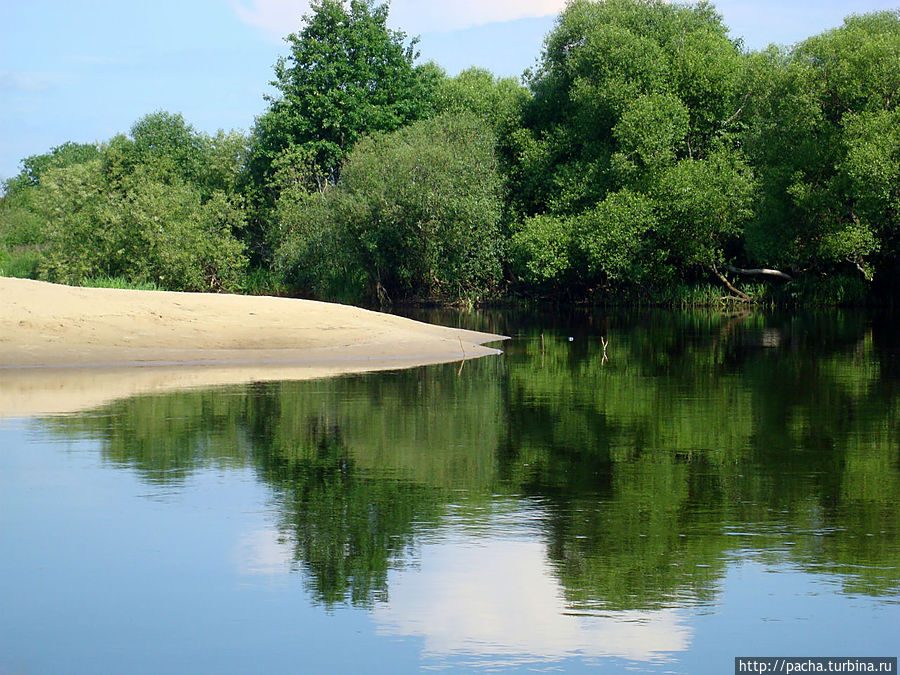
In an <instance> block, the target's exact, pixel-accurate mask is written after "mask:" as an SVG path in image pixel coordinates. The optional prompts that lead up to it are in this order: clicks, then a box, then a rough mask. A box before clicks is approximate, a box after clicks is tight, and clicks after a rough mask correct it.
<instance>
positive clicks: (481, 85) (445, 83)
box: [434, 67, 529, 133]
mask: <svg viewBox="0 0 900 675" xmlns="http://www.w3.org/2000/svg"><path fill="white" fill-rule="evenodd" d="M528 97H529V94H528V90H527V89H525V87H523V86H522V85H520V84H519V82H518V80H517V79H516V78H513V77H505V78H496V77H494V75H493V74H492V73H491V72H490V71H489V70H486V69H484V68H476V67H472V68H468V69H467V70H464V71H462V72H461V73H460V74H459V75H457V76H456V77H451V78H446V77H445V78H443V79H441V80H440V81H439V83H438V85H437V89H436V91H435V92H434V109H435V112H436V113H438V114H440V113H456V114H458V113H462V112H469V113H471V114H472V115H474V116H475V117H477V118H478V119H480V120H483V121H484V122H487V123H488V124H489V125H490V126H491V127H493V128H494V129H495V130H496V131H497V132H498V133H502V132H503V131H505V130H507V129H509V128H510V127H512V126H514V125H515V124H516V122H517V120H518V115H519V110H520V108H521V107H522V105H524V103H525V102H526V101H527V100H528Z"/></svg>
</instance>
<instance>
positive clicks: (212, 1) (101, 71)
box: [0, 0, 900, 180]
mask: <svg viewBox="0 0 900 675" xmlns="http://www.w3.org/2000/svg"><path fill="white" fill-rule="evenodd" d="M564 5H565V0H452V1H451V0H393V2H392V3H391V22H392V23H393V24H394V27H395V28H400V29H402V30H404V31H405V32H407V33H408V34H410V35H419V36H420V37H421V42H420V45H419V49H420V51H421V54H422V60H429V59H431V60H434V61H436V62H438V63H439V64H441V65H442V66H443V67H444V68H445V69H446V70H447V71H448V72H449V73H451V74H455V73H457V72H459V71H460V70H462V69H463V68H465V67H467V66H470V65H478V66H483V67H486V68H489V69H490V70H492V71H493V72H494V73H495V74H497V75H520V74H521V73H522V71H523V70H524V69H525V68H527V67H529V66H532V65H534V63H535V60H536V58H537V57H538V56H539V55H540V50H541V43H542V41H543V37H544V36H545V35H546V33H547V32H548V31H549V30H550V29H551V28H552V26H553V21H554V18H555V15H556V13H558V12H559V11H560V9H561V8H562V7H563V6H564ZM715 5H716V7H717V9H718V10H719V12H720V13H721V14H722V15H723V16H724V18H725V23H726V24H727V25H728V26H729V27H730V28H731V30H732V35H734V36H735V37H743V38H744V40H745V43H746V45H747V47H749V48H751V49H758V48H762V47H764V46H766V45H767V44H769V43H770V42H777V43H781V44H791V43H794V42H797V41H800V40H802V39H803V38H805V37H808V36H810V35H813V34H816V33H819V32H821V31H823V30H826V29H828V28H832V27H834V26H837V25H840V23H841V21H842V19H843V17H844V16H846V15H848V14H851V13H862V12H869V11H874V10H880V9H893V8H897V7H898V6H900V0H840V1H837V0H720V1H719V2H717V3H715ZM308 6H309V5H308V2H305V1H304V0H154V2H152V3H151V2H145V1H139V2H124V1H123V0H27V1H26V0H0V180H3V179H5V178H9V177H10V176H13V175H15V174H16V173H18V171H19V161H20V160H21V159H22V158H24V157H27V156H29V155H32V154H38V153H42V152H46V151H47V150H49V149H50V148H52V147H54V146H56V145H60V144H61V143H64V142H66V141H78V142H92V141H104V140H107V139H109V138H110V137H112V136H113V135H115V134H116V133H120V132H127V131H128V129H129V128H130V127H131V125H132V124H133V123H134V122H135V121H136V120H137V119H139V118H140V117H142V116H143V115H145V114H147V113H150V112H153V111H155V110H160V109H162V110H168V111H170V112H180V113H182V114H183V115H184V117H185V119H186V120H187V121H188V122H189V123H191V124H193V125H194V127H195V128H197V129H200V130H203V131H207V132H210V133H212V132H215V131H216V130H217V129H243V130H245V131H247V130H249V129H250V128H251V127H252V125H253V120H254V118H255V116H256V115H259V114H260V113H261V112H263V110H264V108H265V102H264V100H263V95H264V94H265V93H266V92H267V91H268V90H269V88H268V82H269V80H270V79H271V78H272V65H273V64H274V62H275V60H276V59H277V58H278V56H279V55H282V54H285V53H286V49H285V45H284V42H283V41H282V39H281V38H282V37H283V36H284V35H286V34H288V33H291V32H295V31H297V30H298V29H299V28H300V27H301V23H300V21H301V17H302V15H303V14H304V13H306V11H307V9H308Z"/></svg>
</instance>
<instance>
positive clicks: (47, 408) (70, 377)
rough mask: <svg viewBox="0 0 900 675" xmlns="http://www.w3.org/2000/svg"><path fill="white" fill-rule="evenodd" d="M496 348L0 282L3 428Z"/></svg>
mask: <svg viewBox="0 0 900 675" xmlns="http://www.w3.org/2000/svg"><path fill="white" fill-rule="evenodd" d="M502 339H504V338H503V337H502V336H499V335H492V334H489V333H477V332H473V331H465V330H459V329H453V328H446V327H442V326H433V325H429V324H424V323H420V322H417V321H412V320H410V319H404V318H401V317H397V316H392V315H389V314H381V313H378V312H371V311H368V310H364V309H359V308H357V307H349V306H345V305H336V304H331V303H324V302H314V301H311V300H294V299H287V298H268V297H248V296H237V295H212V294H202V293H169V292H162V291H127V290H115V289H96V288H73V287H70V286H60V285H57V284H48V283H44V282H39V281H28V280H24V279H10V278H5V277H0V417H10V416H25V415H33V414H39V413H59V412H69V411H75V410H84V409H88V408H91V407H94V406H96V405H100V404H101V403H103V402H106V401H109V400H113V399H116V398H120V397H123V396H128V395H132V394H137V393H145V392H155V391H165V390H170V389H176V388H181V387H186V386H208V385H215V384H236V383H243V382H251V381H260V380H279V379H309V378H314V377H325V376H329V375H335V374H338V373H348V372H363V371H370V370H384V369H394V368H403V367H410V366H415V365H424V364H429V363H440V362H448V361H458V360H461V359H464V358H474V357H480V356H485V355H488V354H496V353H497V350H496V349H491V348H488V347H484V346H483V344H484V343H486V342H492V341H496V340H502Z"/></svg>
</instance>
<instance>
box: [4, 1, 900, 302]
mask: <svg viewBox="0 0 900 675" xmlns="http://www.w3.org/2000/svg"><path fill="white" fill-rule="evenodd" d="M387 13H388V7H387V5H376V4H374V3H373V2H372V0H317V1H315V2H313V3H312V10H311V13H310V14H309V15H308V16H306V17H304V21H303V25H302V26H301V28H300V30H299V31H298V32H296V33H293V34H291V35H289V36H288V38H287V43H288V47H289V51H288V53H287V55H286V56H285V57H283V58H281V59H279V60H278V62H277V63H276V64H275V79H274V81H273V82H272V84H273V85H274V87H275V89H276V90H277V93H276V95H274V96H272V97H270V98H269V99H268V105H267V108H266V110H265V111H264V112H263V113H262V114H261V115H260V116H259V117H258V118H257V119H256V122H255V125H254V127H253V130H252V132H251V133H250V134H249V136H246V137H245V136H244V135H242V134H238V133H228V134H226V133H224V132H219V134H217V135H215V136H209V135H206V134H203V133H198V132H197V131H195V130H194V129H193V128H191V127H190V125H188V124H187V123H186V122H185V121H184V120H183V119H182V118H181V116H180V115H173V114H170V113H166V112H157V113H154V114H152V115H148V116H147V117H145V118H143V119H142V120H139V121H138V122H137V123H135V125H134V126H133V127H132V129H131V133H130V134H129V135H128V136H124V135H123V136H116V137H115V138H113V139H111V140H109V141H108V142H105V143H102V144H75V143H66V144H63V145H61V146H59V147H57V148H54V149H52V150H51V151H50V152H48V153H45V154H41V155H35V156H33V157H28V158H26V159H24V160H23V161H22V171H21V173H20V174H19V175H17V176H15V177H13V178H12V179H10V180H8V181H7V182H6V183H5V185H4V194H3V197H2V203H0V273H3V274H13V275H18V276H30V277H37V278H44V279H50V280H55V281H66V282H72V283H84V282H86V281H88V280H91V279H93V278H96V277H106V278H109V277H117V278H123V279H125V280H126V281H129V280H130V281H131V282H132V283H139V282H152V283H155V284H157V285H158V286H160V287H163V288H178V289H190V290H201V289H205V290H244V291H248V292H291V293H298V294H307V295H314V296H317V297H320V298H323V299H337V298H340V299H345V300H353V301H357V302H372V303H374V302H381V303H382V304H384V303H387V302H390V301H391V300H393V301H411V300H423V301H438V302H459V301H467V302H472V301H484V300H490V299H497V298H500V297H503V296H507V295H515V296H519V297H523V296H524V297H534V296H539V297H541V296H553V297H562V298H568V299H570V300H576V301H578V300H592V301H599V302H603V301H608V300H621V299H632V300H633V299H640V300H641V301H648V300H649V301H653V300H656V301H661V300H672V299H677V298H678V291H673V289H677V288H697V287H699V286H703V285H706V287H707V288H709V289H716V290H714V291H706V292H703V293H695V292H693V291H691V292H690V293H691V297H695V298H696V297H700V298H703V299H705V300H706V301H709V300H713V301H717V300H719V299H720V298H721V296H723V295H724V296H727V297H728V298H731V299H736V300H740V301H747V300H750V299H753V298H751V296H753V297H755V298H757V299H766V300H779V299H781V300H792V299H799V300H801V301H802V300H806V301H822V302H861V301H864V300H866V299H867V298H874V297H878V298H881V299H891V300H892V299H893V296H894V290H893V289H894V288H895V287H896V282H897V281H900V132H898V129H900V110H898V107H897V100H898V98H900V68H898V67H897V64H898V63H900V12H898V11H889V12H878V13H873V14H867V15H862V16H851V17H849V18H847V19H846V20H845V22H844V24H843V25H842V26H840V27H838V28H835V29H833V30H830V31H827V32H825V33H822V34H821V35H817V36H813V37H811V38H809V39H807V40H805V41H803V42H801V43H799V44H797V45H795V46H793V47H790V48H788V47H777V46H771V47H769V48H768V49H766V50H764V51H762V52H747V51H745V50H744V49H743V48H742V45H741V42H740V41H739V40H737V41H736V40H734V39H732V38H731V37H729V35H728V29H727V27H726V26H725V25H724V24H723V22H722V18H721V16H719V14H717V13H716V11H715V9H714V7H713V6H712V5H711V4H710V3H708V2H698V3H696V4H676V3H670V2H666V1H665V0H604V1H603V2H598V1H596V0H572V2H570V3H569V4H568V5H567V7H566V9H565V11H563V12H562V14H561V15H560V17H559V19H558V21H557V23H556V25H555V27H554V28H553V30H552V31H551V32H550V34H549V35H548V36H547V39H546V42H545V46H544V50H543V53H542V54H541V57H540V59H539V61H538V63H537V65H536V67H535V68H534V70H533V71H529V72H527V73H526V74H525V86H523V85H522V84H520V83H519V82H518V81H517V80H516V79H514V78H506V79H497V78H495V77H494V76H493V75H492V74H491V73H490V72H488V71H486V70H484V69H480V68H471V69H469V70H466V71H463V72H462V73H460V74H459V75H457V76H455V77H449V76H447V74H446V73H444V72H443V71H442V70H441V69H440V67H439V66H437V65H436V64H434V63H426V64H423V65H417V64H416V58H417V55H416V51H415V47H416V42H417V40H416V39H412V40H410V39H407V37H406V35H405V34H404V33H402V32H400V31H394V30H391V29H389V28H388V27H387ZM751 280H752V284H751V283H750V282H751ZM682 297H685V296H682Z"/></svg>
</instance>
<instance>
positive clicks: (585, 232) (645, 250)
mask: <svg viewBox="0 0 900 675" xmlns="http://www.w3.org/2000/svg"><path fill="white" fill-rule="evenodd" d="M657 227H658V220H657V215H656V212H655V204H654V203H653V201H652V200H651V199H650V198H648V197H647V196H645V195H643V194H640V193H637V192H630V191H629V190H622V191H620V192H614V193H611V194H609V195H608V196H607V197H606V199H604V200H603V201H602V202H600V203H599V204H597V206H595V207H594V208H593V209H591V210H590V211H585V212H584V213H583V214H582V215H581V216H579V218H578V221H577V223H576V225H575V232H576V235H575V236H576V237H577V239H578V244H579V248H580V249H581V251H583V254H584V257H585V261H586V267H587V272H588V274H589V275H590V276H591V277H592V278H599V279H609V280H611V281H625V282H639V281H641V280H643V279H645V278H648V277H653V276H656V275H657V274H659V271H658V270H656V269H655V267H657V266H658V265H654V264H653V257H654V256H657V257H659V251H658V250H653V249H652V248H651V246H648V245H647V241H648V239H650V240H652V236H653V232H654V231H655V230H656V229H657Z"/></svg>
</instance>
